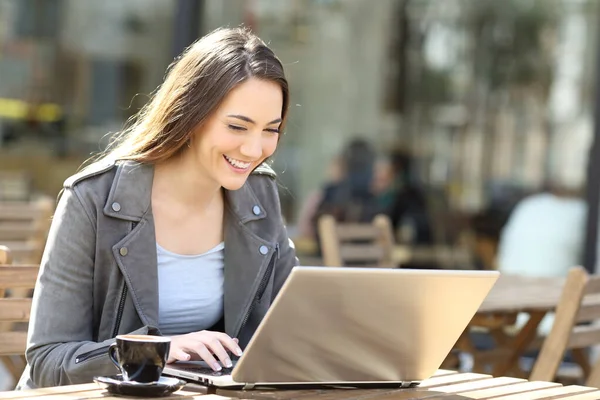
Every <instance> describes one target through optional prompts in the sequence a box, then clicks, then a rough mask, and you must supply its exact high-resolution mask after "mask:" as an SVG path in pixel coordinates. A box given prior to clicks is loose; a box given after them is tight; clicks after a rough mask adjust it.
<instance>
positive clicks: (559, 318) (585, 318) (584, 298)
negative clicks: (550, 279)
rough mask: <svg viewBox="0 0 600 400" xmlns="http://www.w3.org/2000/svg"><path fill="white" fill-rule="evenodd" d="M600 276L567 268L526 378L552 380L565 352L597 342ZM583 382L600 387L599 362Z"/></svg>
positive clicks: (575, 268)
mask: <svg viewBox="0 0 600 400" xmlns="http://www.w3.org/2000/svg"><path fill="white" fill-rule="evenodd" d="M598 320H600V276H590V275H589V274H588V273H587V272H586V270H585V269H583V268H582V267H573V268H571V269H570V270H569V273H568V275H567V280H566V282H565V286H564V288H563V291H562V295H561V298H560V302H559V303H558V306H557V308H556V316H555V318H554V324H553V325H552V330H551V331H550V334H548V337H547V338H546V339H545V340H544V343H543V345H542V348H541V351H540V354H539V356H538V358H537V360H536V362H535V364H534V366H533V369H532V371H531V375H530V377H529V380H531V381H549V382H550V381H553V380H554V378H555V376H556V373H557V371H558V368H559V366H560V363H561V361H562V360H563V356H564V353H565V351H567V350H576V349H585V348H588V347H590V346H595V345H598V344H600V325H598V324H594V322H597V321H598ZM586 384H587V385H589V386H593V387H600V362H599V363H597V364H596V365H595V366H594V368H593V369H592V371H591V372H590V373H589V374H588V376H587V379H586Z"/></svg>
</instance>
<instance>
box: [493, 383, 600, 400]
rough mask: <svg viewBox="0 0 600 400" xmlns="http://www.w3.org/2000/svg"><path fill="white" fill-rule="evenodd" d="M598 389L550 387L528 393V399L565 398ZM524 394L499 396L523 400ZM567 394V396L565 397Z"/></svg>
mask: <svg viewBox="0 0 600 400" xmlns="http://www.w3.org/2000/svg"><path fill="white" fill-rule="evenodd" d="M594 391H597V389H595V388H590V387H585V386H575V385H573V386H558V387H553V388H548V389H541V390H536V391H534V392H529V393H527V399H530V400H550V399H563V398H567V399H568V398H569V395H575V394H581V393H589V392H594ZM522 396H523V394H522V393H521V394H513V395H508V396H502V397H497V399H500V400H522V399H523V397H522ZM565 396H566V397H565Z"/></svg>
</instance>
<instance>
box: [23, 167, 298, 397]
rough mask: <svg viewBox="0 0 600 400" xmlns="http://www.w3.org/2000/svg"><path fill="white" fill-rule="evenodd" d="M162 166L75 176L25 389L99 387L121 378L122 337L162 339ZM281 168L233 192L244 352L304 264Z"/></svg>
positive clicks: (235, 324)
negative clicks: (118, 344) (96, 381)
mask: <svg viewBox="0 0 600 400" xmlns="http://www.w3.org/2000/svg"><path fill="white" fill-rule="evenodd" d="M153 176H154V167H153V166H152V165H148V164H140V163H136V162H131V161H127V162H118V163H116V164H115V163H110V162H99V163H96V164H94V165H92V166H91V167H90V168H87V169H86V170H84V171H82V172H81V173H79V174H77V175H74V176H72V177H70V178H69V179H67V181H66V182H65V186H64V191H63V193H62V196H61V199H60V201H59V203H58V205H57V208H56V212H55V215H54V220H53V222H52V227H51V228H50V232H49V237H48V241H47V244H46V249H45V251H44V256H43V258H42V263H41V270H40V275H39V278H38V282H37V285H36V288H35V291H34V297H33V308H32V312H31V319H30V322H29V333H28V341H27V352H26V358H27V363H28V365H27V368H26V370H25V372H24V374H23V376H22V378H21V381H20V383H19V386H18V388H34V387H44V386H58V385H67V384H77V383H84V382H91V381H92V378H93V377H94V376H96V375H108V374H115V373H117V370H116V368H115V367H114V366H113V364H112V363H111V362H110V361H109V359H108V356H107V348H108V346H109V345H110V344H111V343H112V342H113V341H114V337H115V336H116V335H118V334H125V333H141V334H146V333H147V334H160V331H159V329H158V281H157V258H156V239H155V231H154V223H153V217H152V207H151V205H150V198H151V197H150V196H151V189H152V180H153ZM274 177H275V174H274V172H273V171H272V170H271V169H270V168H268V167H266V166H261V167H259V168H258V169H257V170H256V171H254V173H253V174H252V175H251V176H250V177H249V178H248V181H247V182H246V184H245V185H244V186H243V187H242V188H241V189H239V190H237V191H226V197H225V199H226V205H225V218H224V221H225V222H224V236H225V255H224V257H225V261H224V264H225V269H224V277H225V282H224V321H223V322H224V324H223V328H224V331H225V332H226V333H227V334H228V335H230V336H231V337H237V338H239V340H240V345H241V346H242V348H244V347H245V346H246V345H247V343H248V341H249V339H250V337H251V336H252V334H253V333H254V332H255V330H256V328H257V327H258V324H259V323H260V321H261V320H262V318H263V317H264V315H265V313H266V312H267V309H268V308H269V306H270V305H271V302H272V300H273V298H274V297H275V295H276V294H277V292H278V291H279V289H280V288H281V286H282V285H283V283H284V281H285V279H286V278H287V276H288V274H289V272H290V270H291V268H292V267H293V266H294V265H296V264H297V259H296V256H295V252H294V248H293V244H292V243H291V241H290V240H289V239H288V237H287V233H286V230H285V227H284V224H283V221H282V217H281V210H280V204H279V196H278V194H277V186H276V182H275V179H274Z"/></svg>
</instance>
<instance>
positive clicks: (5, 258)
mask: <svg viewBox="0 0 600 400" xmlns="http://www.w3.org/2000/svg"><path fill="white" fill-rule="evenodd" d="M11 263H12V258H11V254H10V249H9V248H8V247H6V246H2V245H0V265H1V264H11ZM0 297H1V296H0Z"/></svg>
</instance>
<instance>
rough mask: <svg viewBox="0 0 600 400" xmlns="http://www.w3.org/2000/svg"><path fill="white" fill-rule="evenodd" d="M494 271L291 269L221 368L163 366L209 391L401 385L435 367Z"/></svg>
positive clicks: (414, 381) (491, 281) (170, 373)
mask: <svg viewBox="0 0 600 400" xmlns="http://www.w3.org/2000/svg"><path fill="white" fill-rule="evenodd" d="M498 276H499V273H498V272H497V271H462V270H460V271H458V270H452V271H451V270H411V269H383V268H381V269H379V268H347V267H346V268H343V267H339V268H337V267H294V268H293V269H292V271H291V273H290V275H289V277H288V279H287V280H286V282H285V284H284V285H283V287H282V288H281V290H280V292H279V294H278V295H277V297H276V298H275V301H274V302H273V304H272V305H271V307H270V309H269V311H268V312H267V314H266V315H265V317H264V319H263V320H262V322H261V324H260V325H259V327H258V329H257V331H256V332H255V334H254V335H253V337H252V339H251V340H250V342H249V343H248V346H247V347H246V349H245V351H244V354H243V355H242V356H241V357H240V358H239V359H238V360H237V362H236V363H235V365H234V366H233V367H232V368H231V369H223V370H222V371H219V372H214V371H212V370H211V369H210V368H208V366H207V365H206V364H205V363H203V362H177V363H173V364H169V365H167V366H166V368H165V369H164V371H163V373H164V374H165V375H168V376H174V377H178V378H181V379H184V380H186V381H191V382H195V383H200V384H203V385H209V386H217V387H231V388H243V389H251V388H255V387H265V386H267V387H278V386H298V387H306V386H329V385H331V386H348V387H372V386H386V387H388V386H394V387H398V386H401V387H408V386H414V385H417V384H418V383H419V382H420V381H422V380H424V379H427V378H430V377H431V376H432V375H433V374H434V373H435V372H436V371H437V370H438V368H439V367H440V365H441V364H442V362H443V361H444V359H445V358H446V356H447V355H448V353H449V352H450V351H451V350H452V347H453V346H454V344H455V343H456V341H457V340H458V338H459V336H460V335H461V334H462V332H463V331H464V330H465V328H466V326H467V324H468V323H469V321H470V320H471V318H472V317H473V315H474V314H475V313H476V312H477V309H478V308H479V306H480V305H481V303H482V302H483V300H484V299H485V297H486V296H487V294H488V292H489V291H490V289H491V288H492V286H493V285H494V283H495V282H496V280H497V279H498Z"/></svg>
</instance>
